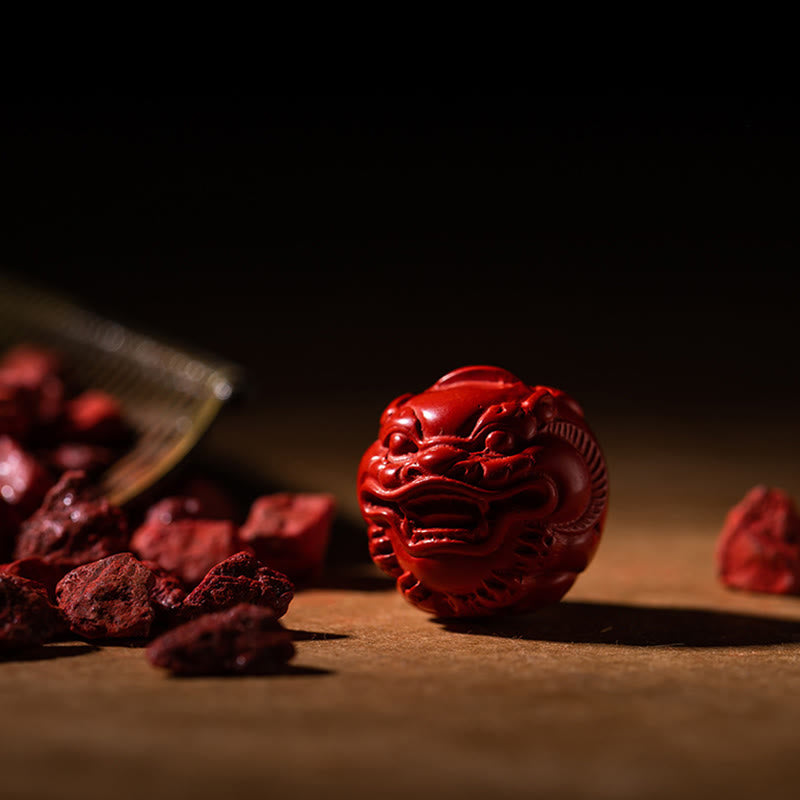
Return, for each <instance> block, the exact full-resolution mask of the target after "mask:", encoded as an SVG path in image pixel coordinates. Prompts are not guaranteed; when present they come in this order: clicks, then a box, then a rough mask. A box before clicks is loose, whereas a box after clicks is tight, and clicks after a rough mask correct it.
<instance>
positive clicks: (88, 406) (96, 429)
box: [63, 389, 129, 445]
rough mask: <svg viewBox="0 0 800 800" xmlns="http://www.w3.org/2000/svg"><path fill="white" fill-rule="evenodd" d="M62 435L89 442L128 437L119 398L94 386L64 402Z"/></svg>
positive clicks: (102, 441)
mask: <svg viewBox="0 0 800 800" xmlns="http://www.w3.org/2000/svg"><path fill="white" fill-rule="evenodd" d="M65 413H66V419H65V424H64V431H63V438H64V439H66V440H69V441H75V442H88V443H90V444H105V445H108V444H117V443H119V442H121V441H123V440H124V439H125V438H126V437H127V436H128V433H129V431H128V428H127V426H126V425H125V422H124V420H123V418H122V408H121V406H120V404H119V401H118V400H117V399H116V398H115V397H112V396H111V395H110V394H107V393H106V392H102V391H99V390H97V389H90V390H89V391H86V392H83V394H79V395H78V396H77V397H76V398H74V399H73V400H70V401H69V402H68V403H67V407H66V412H65Z"/></svg>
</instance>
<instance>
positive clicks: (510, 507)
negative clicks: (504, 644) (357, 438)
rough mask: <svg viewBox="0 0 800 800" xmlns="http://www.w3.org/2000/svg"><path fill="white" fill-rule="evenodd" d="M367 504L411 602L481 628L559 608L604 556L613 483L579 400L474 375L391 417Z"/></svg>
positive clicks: (361, 479)
mask: <svg viewBox="0 0 800 800" xmlns="http://www.w3.org/2000/svg"><path fill="white" fill-rule="evenodd" d="M358 494H359V502H360V505H361V511H362V514H363V515H364V518H365V520H366V521H367V523H368V525H369V548H370V554H371V555H372V558H373V560H374V561H375V563H376V564H377V565H378V566H379V567H380V568H381V569H382V570H383V571H384V572H387V573H388V574H389V575H392V576H394V577H396V578H397V586H398V589H399V590H400V591H401V592H402V594H403V595H404V596H405V598H406V599H407V600H409V601H410V602H411V603H413V604H414V605H416V606H418V607H419V608H421V609H423V610H425V611H428V612H431V613H433V614H436V615H437V616H440V617H469V616H484V615H488V614H495V613H499V612H508V611H513V612H521V611H528V610H531V609H533V608H536V607H539V606H542V605H545V604H548V603H554V602H557V601H558V600H560V599H561V598H562V597H563V596H564V594H565V593H566V592H567V590H568V589H569V588H570V587H571V586H572V584H573V582H574V581H575V578H576V577H577V575H578V573H579V572H581V571H583V570H584V569H585V568H586V567H587V565H588V564H589V562H590V561H591V559H592V556H593V555H594V553H595V550H596V549H597V545H598V543H599V541H600V534H601V532H602V528H603V523H604V521H605V516H606V508H607V504H608V480H607V476H606V466H605V460H604V458H603V454H602V452H601V451H600V447H599V446H598V444H597V440H596V439H595V437H594V435H593V434H592V432H591V431H590V430H589V428H588V426H587V424H586V421H585V420H584V416H583V411H582V410H581V408H580V406H578V404H577V403H576V402H575V401H574V400H573V399H572V398H571V397H569V395H567V394H566V393H564V392H562V391H560V390H558V389H551V388H549V387H547V386H528V385H527V384H525V383H523V382H522V381H521V380H519V378H517V377H515V376H514V375H512V374H511V373H510V372H507V371H506V370H503V369H498V368H496V367H464V368H462V369H458V370H455V371H454V372H451V373H450V374H448V375H445V376H444V377H443V378H442V379H441V380H439V381H438V382H437V383H435V384H434V385H433V386H432V387H431V388H430V389H427V390H426V391H424V392H422V393H421V394H417V395H411V394H406V395H402V396H401V397H398V398H397V399H396V400H395V401H394V402H392V403H391V404H390V405H389V407H388V408H387V409H386V410H385V411H384V412H383V416H382V417H381V422H380V431H379V437H378V439H377V441H375V443H374V444H373V445H372V446H371V447H370V448H369V449H368V450H367V452H366V453H365V454H364V456H363V458H362V460H361V466H360V468H359V474H358Z"/></svg>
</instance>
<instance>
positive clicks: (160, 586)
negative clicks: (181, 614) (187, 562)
mask: <svg viewBox="0 0 800 800" xmlns="http://www.w3.org/2000/svg"><path fill="white" fill-rule="evenodd" d="M142 563H143V564H144V565H145V566H146V567H147V568H148V569H149V570H150V571H151V572H152V573H153V575H155V579H156V582H155V584H154V585H153V589H152V591H151V592H150V599H151V601H152V602H153V605H154V606H155V608H156V613H157V614H160V615H161V616H162V617H163V618H165V619H169V618H172V617H173V615H174V614H175V612H177V611H179V610H180V608H181V606H182V604H183V601H184V600H185V599H186V591H185V590H184V588H183V584H182V583H181V582H180V581H179V580H178V579H177V578H176V577H175V576H174V575H171V574H170V573H169V572H167V571H166V570H165V569H162V568H161V567H159V566H158V564H156V563H155V561H144V562H142Z"/></svg>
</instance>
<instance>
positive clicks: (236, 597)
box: [183, 552, 294, 617]
mask: <svg viewBox="0 0 800 800" xmlns="http://www.w3.org/2000/svg"><path fill="white" fill-rule="evenodd" d="M292 597H294V586H293V585H292V582H291V581H290V580H289V579H288V578H287V577H286V576H285V575H283V574H282V573H280V572H276V571H275V570H274V569H270V568H269V567H266V566H264V565H263V564H262V563H261V562H260V561H259V560H258V559H257V558H255V557H253V556H252V555H250V553H246V552H241V553H237V554H236V555H234V556H231V557H230V558H228V559H226V560H225V561H223V562H222V563H221V564H217V566H216V567H214V568H213V569H211V570H210V571H209V573H208V575H206V576H205V578H203V580H202V581H201V582H200V584H199V585H198V586H197V587H196V588H195V589H194V590H193V591H192V592H191V593H190V594H189V596H188V597H187V598H186V600H184V602H183V613H184V615H185V616H198V615H199V614H207V613H209V612H211V611H221V610H222V609H224V608H229V607H231V606H235V605H238V604H239V603H249V604H251V605H257V606H264V607H266V608H270V609H272V611H273V612H274V613H275V616H276V617H282V616H283V615H284V614H285V613H286V609H287V608H288V607H289V603H290V602H291V601H292Z"/></svg>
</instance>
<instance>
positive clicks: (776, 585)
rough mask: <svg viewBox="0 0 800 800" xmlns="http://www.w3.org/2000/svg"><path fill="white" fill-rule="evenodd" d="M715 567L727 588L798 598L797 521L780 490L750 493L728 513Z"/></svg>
mask: <svg viewBox="0 0 800 800" xmlns="http://www.w3.org/2000/svg"><path fill="white" fill-rule="evenodd" d="M716 562H717V571H718V573H719V577H720V580H721V581H722V582H723V583H724V584H726V585H727V586H731V587H733V588H735V589H749V590H751V591H754V592H770V593H773V594H800V517H799V516H798V514H797V509H796V508H795V505H794V503H793V502H792V498H791V497H789V495H788V494H786V492H784V491H781V490H780V489H769V488H767V487H766V486H756V487H755V488H753V489H751V490H750V491H749V492H748V493H747V494H746V495H745V496H744V499H743V500H742V501H741V502H740V503H738V504H737V505H735V506H734V507H733V508H732V509H731V510H730V511H729V512H728V516H727V518H726V519H725V524H724V526H723V528H722V532H721V533H720V536H719V539H718V541H717V548H716Z"/></svg>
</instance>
